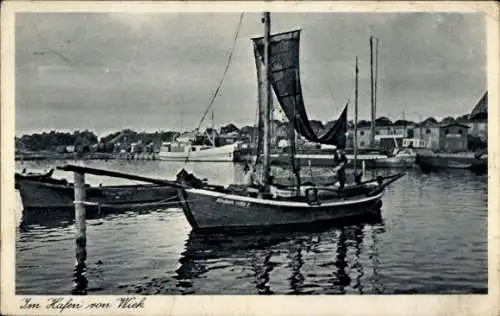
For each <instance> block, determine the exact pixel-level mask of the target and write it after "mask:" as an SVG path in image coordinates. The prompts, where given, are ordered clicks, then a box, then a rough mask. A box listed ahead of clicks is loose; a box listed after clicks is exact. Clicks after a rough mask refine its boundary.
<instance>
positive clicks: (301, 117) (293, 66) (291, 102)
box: [253, 30, 347, 148]
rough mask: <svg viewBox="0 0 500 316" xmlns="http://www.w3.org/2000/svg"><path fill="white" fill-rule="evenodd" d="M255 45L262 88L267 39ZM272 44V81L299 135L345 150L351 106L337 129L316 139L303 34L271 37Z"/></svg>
mask: <svg viewBox="0 0 500 316" xmlns="http://www.w3.org/2000/svg"><path fill="white" fill-rule="evenodd" d="M253 44H254V54H255V62H256V64H257V78H258V80H259V86H260V80H262V78H263V77H262V76H263V75H264V74H263V73H262V72H263V69H264V68H263V67H262V66H263V64H264V57H263V56H264V38H263V37H259V38H254V39H253ZM269 44H270V49H269V50H270V53H269V64H270V70H269V72H270V78H269V81H270V83H271V87H272V88H273V90H274V92H275V94H276V97H277V99H278V101H279V103H280V105H281V107H282V109H283V111H284V112H285V115H286V117H287V119H288V120H289V121H290V122H293V126H294V127H295V130H296V132H297V133H299V134H300V135H301V136H303V137H304V138H305V139H307V140H308V141H311V142H315V143H320V144H328V145H335V146H337V147H342V148H343V147H344V146H345V138H346V136H345V134H346V132H347V105H346V107H345V109H344V111H343V112H342V114H341V116H340V117H339V119H338V120H337V122H336V123H335V124H334V126H332V128H331V129H330V130H328V131H327V132H326V133H325V134H323V135H322V136H318V135H316V133H315V132H314V130H313V128H312V126H311V123H310V121H309V118H308V116H307V112H306V109H305V106H304V100H303V97H302V86H301V84H300V67H299V47H300V30H294V31H291V32H285V33H279V34H274V35H271V37H270V43H269Z"/></svg>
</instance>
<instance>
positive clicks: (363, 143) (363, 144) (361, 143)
mask: <svg viewBox="0 0 500 316" xmlns="http://www.w3.org/2000/svg"><path fill="white" fill-rule="evenodd" d="M361 133H363V132H361ZM359 145H360V146H361V147H363V146H365V142H363V141H362V142H360V143H359Z"/></svg>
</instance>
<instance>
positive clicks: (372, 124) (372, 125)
mask: <svg viewBox="0 0 500 316" xmlns="http://www.w3.org/2000/svg"><path fill="white" fill-rule="evenodd" d="M370 84H371V89H370V91H371V100H370V101H371V110H372V117H371V122H370V147H371V148H373V147H374V145H375V91H374V88H375V85H374V81H373V36H370Z"/></svg>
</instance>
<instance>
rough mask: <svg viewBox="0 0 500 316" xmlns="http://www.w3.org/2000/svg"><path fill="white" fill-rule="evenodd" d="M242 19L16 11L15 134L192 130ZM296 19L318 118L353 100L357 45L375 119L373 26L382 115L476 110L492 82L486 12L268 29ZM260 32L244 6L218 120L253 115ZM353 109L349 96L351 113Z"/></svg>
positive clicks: (363, 99) (363, 98)
mask: <svg viewBox="0 0 500 316" xmlns="http://www.w3.org/2000/svg"><path fill="white" fill-rule="evenodd" d="M239 18H240V14H239V13H231V14H230V13H219V14H205V13H203V14H201V13H182V14H176V13H158V14H144V13H140V14H106V13H92V14H87V13H85V14H83V13H54V14H49V13H41V14H37V13H17V14H16V33H15V37H16V51H15V54H16V55H15V58H16V135H20V134H24V133H33V132H37V131H43V130H45V131H49V130H52V129H57V130H75V129H90V130H93V131H95V132H96V133H98V134H99V135H103V134H105V133H108V132H113V131H116V130H120V129H124V128H133V129H135V130H144V131H155V130H169V129H180V128H181V127H182V128H183V129H185V130H191V129H194V128H195V127H196V126H197V125H198V122H199V120H200V118H201V116H202V114H203V112H204V111H205V109H206V107H207V106H208V101H209V99H210V96H211V95H212V94H213V92H214V90H215V88H216V87H217V84H218V82H219V80H220V79H221V75H222V72H223V70H224V67H225V65H226V62H227V58H228V53H229V50H230V48H231V45H232V41H233V37H234V33H235V31H236V26H237V24H238V21H239ZM295 28H301V29H302V35H301V52H300V54H301V55H300V58H301V76H302V77H301V81H302V86H303V92H304V100H305V104H306V108H307V111H308V113H309V117H310V118H311V119H318V120H321V121H327V120H330V119H332V118H336V116H337V115H338V114H340V111H341V110H342V107H343V105H344V104H345V102H346V100H347V99H350V100H351V101H353V100H354V60H355V56H356V55H357V56H359V59H360V64H359V67H360V103H359V104H360V108H359V113H360V119H363V118H365V119H367V118H369V116H370V68H369V62H370V58H369V56H370V55H369V54H370V50H369V36H370V35H374V36H376V37H378V38H379V39H380V44H379V45H380V46H379V96H378V106H377V110H378V113H377V116H382V115H383V116H389V117H390V118H391V119H399V118H401V116H402V112H403V111H404V112H405V117H406V119H411V120H419V119H420V118H421V119H425V118H426V117H428V116H434V117H437V118H443V117H445V116H449V115H452V116H457V115H461V114H465V113H469V112H470V111H471V110H472V108H473V107H474V105H475V103H476V102H477V101H478V100H479V99H480V98H481V96H482V95H483V94H484V92H485V91H486V72H485V67H486V40H485V24H484V19H483V17H482V15H480V14H472V13H469V14H422V13H405V14H388V13H370V14H367V13H322V14H318V13H310V14H305V13H302V14H296V13H293V14H292V13H286V14H278V13H273V14H272V31H273V32H280V31H288V30H291V29H295ZM262 33H263V25H262V24H261V22H260V14H257V13H248V14H244V17H243V23H242V27H241V31H240V34H239V38H238V40H237V44H236V48H235V51H234V55H233V61H232V66H231V68H230V69H229V71H228V74H227V76H226V78H225V81H224V85H223V87H222V90H221V95H220V96H219V97H218V98H217V100H216V101H215V105H214V110H215V126H221V125H223V124H227V123H230V122H233V123H235V124H236V125H239V126H242V125H246V124H254V123H255V114H256V107H257V81H256V74H255V72H256V71H255V62H254V59H253V52H252V45H251V41H250V38H251V37H255V36H262ZM351 103H352V102H351ZM353 113H354V109H353V106H351V107H350V110H349V116H350V117H349V118H350V119H352V117H353ZM209 121H210V120H209ZM209 124H210V123H209V122H207V123H206V124H204V126H208V125H209Z"/></svg>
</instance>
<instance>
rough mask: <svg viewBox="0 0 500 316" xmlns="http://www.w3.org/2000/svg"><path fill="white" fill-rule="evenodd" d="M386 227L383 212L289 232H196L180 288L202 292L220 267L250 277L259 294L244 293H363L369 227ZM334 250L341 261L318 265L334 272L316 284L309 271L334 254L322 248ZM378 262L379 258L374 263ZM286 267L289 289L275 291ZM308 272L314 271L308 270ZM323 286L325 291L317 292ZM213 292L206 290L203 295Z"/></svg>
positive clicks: (187, 248) (180, 271)
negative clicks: (275, 280)
mask: <svg viewBox="0 0 500 316" xmlns="http://www.w3.org/2000/svg"><path fill="white" fill-rule="evenodd" d="M381 224H383V222H382V218H381V217H380V213H378V214H377V215H375V216H370V217H365V218H358V219H357V220H355V221H353V220H351V221H344V222H343V223H337V224H335V225H331V224H330V225H329V226H325V225H322V226H314V227H308V228H303V229H301V230H293V231H291V230H288V231H287V230H286V229H285V228H281V229H279V230H275V231H272V232H270V231H268V230H267V231H264V230H263V231H254V232H241V231H240V232H236V233H235V232H231V233H229V232H226V233H217V234H214V233H210V234H209V233H200V232H195V231H192V232H191V233H190V234H189V237H188V239H187V240H186V243H185V249H184V251H183V252H182V253H181V258H180V259H179V263H180V267H179V268H178V269H177V270H176V276H175V279H176V286H177V290H179V291H180V292H181V293H183V294H200V293H198V290H197V287H196V284H197V283H199V284H202V283H206V282H207V279H210V278H212V277H214V276H216V275H217V272H216V270H217V269H221V267H223V268H225V269H227V270H230V271H235V270H236V272H233V273H235V274H237V273H240V275H239V276H237V277H236V279H241V278H245V279H250V281H251V282H249V283H253V290H252V289H244V290H243V291H242V293H240V294H245V293H248V292H249V291H250V292H251V293H255V294H275V293H282V292H285V293H286V294H313V293H315V292H325V290H326V291H327V292H328V293H330V294H345V293H346V288H347V287H349V289H350V292H355V293H358V294H363V293H364V289H363V285H362V278H363V276H364V275H365V273H364V267H363V264H362V262H361V260H360V256H361V254H362V249H363V246H362V244H363V238H364V237H365V234H364V231H365V227H369V230H370V231H374V230H373V226H374V225H377V226H379V225H381ZM334 246H336V257H335V259H334V260H333V262H331V263H327V264H325V265H324V266H323V267H321V268H319V267H318V269H325V267H326V269H327V270H330V272H328V275H329V276H328V277H327V280H326V283H327V284H323V283H324V281H325V280H323V281H321V280H312V279H314V278H315V275H314V274H311V273H307V272H311V269H313V272H315V270H316V269H315V268H316V267H315V266H314V262H316V258H315V256H320V255H321V254H325V255H327V254H328V253H329V250H328V249H327V250H324V249H323V250H322V248H325V247H328V248H331V247H334ZM369 255H370V256H371V255H372V254H369ZM311 256H313V257H311ZM375 259H376V258H375V256H373V257H372V260H375ZM283 260H285V263H283ZM311 262H312V263H313V266H312V267H311ZM306 265H307V267H306ZM370 265H371V264H370ZM283 269H285V271H286V272H285V273H288V274H289V276H288V277H287V280H288V289H286V290H283V289H274V288H273V286H272V285H273V281H272V279H273V273H276V277H277V278H282V277H283V275H282V274H283V273H284V272H283V271H284V270H283ZM304 269H309V270H308V271H306V272H304V271H303V270H304ZM244 271H247V273H246V274H245V272H244ZM242 274H243V275H242ZM278 274H281V275H280V276H278ZM197 281H198V282H197ZM215 281H216V282H219V280H215ZM369 281H370V280H369ZM371 281H375V280H371ZM220 282H222V281H220ZM364 282H366V280H364ZM319 283H321V284H319ZM318 286H320V287H322V289H321V290H319V291H315V290H318V289H317V287H318ZM315 287H316V289H314V288H315ZM210 290H211V289H203V293H208V292H210ZM233 292H234V290H233ZM210 294H219V293H213V292H210ZM235 294H236V293H235Z"/></svg>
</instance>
